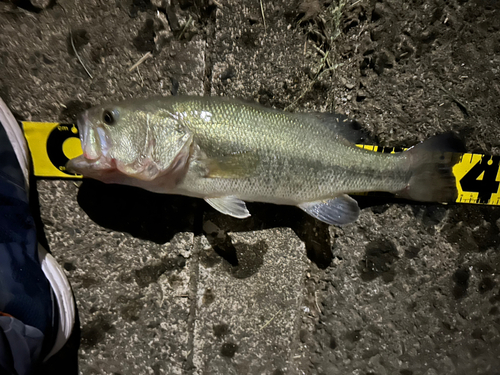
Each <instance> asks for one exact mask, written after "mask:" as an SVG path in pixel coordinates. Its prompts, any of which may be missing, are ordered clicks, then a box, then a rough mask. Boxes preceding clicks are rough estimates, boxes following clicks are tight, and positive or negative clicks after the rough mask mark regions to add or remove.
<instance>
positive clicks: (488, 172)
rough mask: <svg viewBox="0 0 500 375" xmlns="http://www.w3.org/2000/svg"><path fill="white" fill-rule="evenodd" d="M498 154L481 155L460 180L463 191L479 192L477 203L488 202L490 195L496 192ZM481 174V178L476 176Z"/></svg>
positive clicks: (499, 162)
mask: <svg viewBox="0 0 500 375" xmlns="http://www.w3.org/2000/svg"><path fill="white" fill-rule="evenodd" d="M499 165H500V156H490V157H482V158H481V160H480V161H479V162H477V163H476V165H474V166H473V167H472V168H471V170H470V171H469V172H467V174H466V175H465V176H464V177H462V179H461V180H460V186H461V187H462V190H463V191H470V192H474V193H479V195H478V203H488V202H489V200H490V199H491V195H492V194H495V193H497V192H498V187H499V185H500V182H498V181H496V178H497V174H498V169H499ZM481 175H483V178H482V179H481V180H478V178H479V177H480V176H481Z"/></svg>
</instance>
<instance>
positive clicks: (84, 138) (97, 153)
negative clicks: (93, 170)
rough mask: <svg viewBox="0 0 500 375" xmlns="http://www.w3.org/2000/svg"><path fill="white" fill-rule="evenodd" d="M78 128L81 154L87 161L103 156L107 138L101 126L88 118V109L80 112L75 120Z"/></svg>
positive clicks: (107, 147)
mask: <svg viewBox="0 0 500 375" xmlns="http://www.w3.org/2000/svg"><path fill="white" fill-rule="evenodd" d="M76 124H77V126H78V129H79V130H80V134H81V135H80V141H81V143H82V151H83V156H84V158H85V159H86V160H88V161H91V162H92V161H97V160H99V159H102V158H105V157H106V154H107V152H108V149H109V138H108V136H107V135H106V133H105V131H104V129H103V128H101V127H100V126H99V125H97V126H96V125H95V124H93V123H92V121H91V120H90V119H89V113H88V111H84V112H82V113H81V114H80V115H79V116H78V118H77V121H76Z"/></svg>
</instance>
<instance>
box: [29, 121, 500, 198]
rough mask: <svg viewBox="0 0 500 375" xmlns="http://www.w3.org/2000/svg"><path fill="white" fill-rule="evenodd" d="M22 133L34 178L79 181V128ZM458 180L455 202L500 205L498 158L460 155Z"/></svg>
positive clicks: (45, 125) (44, 126)
mask: <svg viewBox="0 0 500 375" xmlns="http://www.w3.org/2000/svg"><path fill="white" fill-rule="evenodd" d="M23 128H24V133H25V136H26V139H27V141H28V145H29V148H30V151H31V155H32V158H33V169H34V173H35V176H37V177H59V178H81V177H82V176H80V175H75V174H72V173H69V172H67V171H66V167H65V166H66V163H67V162H68V160H69V159H72V158H74V157H77V156H79V155H81V154H82V148H81V143H80V139H79V133H78V128H77V127H76V126H75V125H74V124H60V123H51V122H29V121H25V122H23ZM358 146H359V147H361V148H363V149H365V150H371V151H375V152H382V153H395V152H401V151H404V150H405V149H404V148H402V147H381V146H371V145H358ZM453 174H454V175H455V178H456V181H457V190H458V198H457V201H456V202H457V203H472V204H486V205H494V206H498V205H500V156H491V155H481V154H468V153H467V154H462V155H460V160H459V162H458V163H457V164H456V165H455V166H454V167H453Z"/></svg>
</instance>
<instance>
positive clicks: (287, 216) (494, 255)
mask: <svg viewBox="0 0 500 375" xmlns="http://www.w3.org/2000/svg"><path fill="white" fill-rule="evenodd" d="M15 4H17V6H16V5H15ZM499 4H500V3H499V2H497V1H494V0H413V1H405V2H403V1H396V0H383V1H369V0H360V1H354V0H349V1H339V0H337V1H333V2H332V1H331V0H326V1H318V0H300V1H299V0H297V1H295V0H288V1H287V0H277V1H273V2H269V1H266V0H262V1H257V0H239V1H229V0H218V1H214V0H211V1H210V0H171V1H170V0H151V1H149V0H127V1H116V2H114V1H103V0H101V1H99V0H87V1H72V0H56V1H44V0H37V1H32V2H31V3H29V2H28V1H26V0H24V1H3V2H0V22H1V24H2V32H1V38H0V95H1V96H2V98H4V100H5V101H6V102H7V104H8V105H9V106H10V107H11V108H12V110H13V112H14V113H15V115H16V116H17V117H18V118H19V119H21V120H33V121H61V122H72V121H74V119H75V115H76V113H78V112H79V111H80V110H82V109H84V108H87V107H89V106H91V105H94V104H97V103H100V102H102V101H104V100H117V99H122V98H130V97H137V96H146V95H152V94H162V95H177V94H198V95H224V96H236V97H243V98H246V99H250V100H255V101H258V102H260V103H262V104H264V105H267V106H271V107H275V108H280V109H287V110H290V111H307V110H316V111H335V112H340V113H344V114H347V115H349V116H351V117H354V118H356V119H358V120H359V121H360V122H361V123H362V124H363V127H364V128H365V129H366V130H367V131H369V132H370V134H371V135H372V138H373V140H374V141H375V142H376V143H377V144H380V145H392V146H410V145H413V144H414V143H416V142H418V141H421V140H424V139H426V138H428V137H429V136H431V135H433V134H436V133H441V132H444V131H449V130H452V131H455V132H456V133H458V134H459V135H460V136H461V137H462V138H463V139H464V141H465V143H466V145H467V148H468V149H469V150H471V151H475V152H480V153H485V154H492V155H500V127H498V120H499V118H500V102H499V101H498V98H499V97H500V76H499V71H500V5H499ZM75 51H76V53H75ZM149 52H150V53H151V57H150V58H148V59H146V60H145V61H144V62H143V63H142V64H141V65H140V66H139V67H138V68H137V69H135V70H133V71H129V68H130V67H131V66H132V64H134V63H135V62H136V61H138V60H139V59H140V58H141V57H142V56H144V55H145V54H147V53H149ZM325 55H326V57H325ZM79 60H81V62H80V61H79ZM82 63H83V64H82ZM86 70H87V71H86ZM90 75H91V76H92V77H90ZM37 186H38V191H39V200H40V211H41V217H42V222H43V224H44V229H45V235H46V237H47V241H48V243H49V246H50V249H51V251H52V252H53V254H54V255H55V256H56V258H57V259H58V260H59V261H60V262H61V264H63V265H64V268H65V269H66V270H67V274H68V277H69V279H70V282H71V283H72V286H73V288H74V292H75V297H76V300H77V304H78V309H79V314H80V324H81V332H75V340H73V342H72V343H70V344H69V345H68V346H67V348H66V349H65V351H63V352H62V353H61V354H60V355H59V356H58V357H56V358H55V359H54V360H53V361H51V362H50V363H49V364H48V365H47V369H46V372H47V373H51V374H58V373H60V374H68V373H78V372H79V373H81V374H155V375H156V374H244V373H248V374H276V375H277V374H377V375H381V374H403V375H412V374H414V375H417V374H427V375H431V374H499V373H500V372H499V370H498V369H499V368H500V315H499V304H500V289H499V281H500V279H499V273H500V244H499V238H500V237H499V235H500V211H499V209H498V208H495V207H491V206H477V205H449V206H441V205H431V204H429V205H424V204H404V203H402V202H392V201H388V200H383V199H381V198H380V199H375V198H370V199H363V200H361V199H360V203H361V206H362V208H363V210H362V213H361V216H360V219H359V220H358V221H357V222H356V223H353V224H350V225H348V226H346V227H344V228H342V229H340V228H336V227H328V226H326V225H323V224H321V223H318V222H315V221H314V220H312V219H310V218H308V217H306V216H305V215H304V214H303V213H302V212H301V211H300V210H298V209H295V208H293V207H280V206H273V205H266V204H257V203H255V204H249V205H248V207H249V210H250V212H251V213H252V217H250V218H249V219H246V220H237V219H232V218H229V217H225V216H222V215H220V214H218V213H217V212H214V211H213V210H212V209H211V208H210V207H209V206H208V205H206V204H205V203H204V202H203V201H200V200H196V199H190V198H185V197H176V196H159V195H154V194H150V193H147V192H144V191H140V190H138V189H133V188H130V187H123V186H111V185H104V184H101V183H98V182H95V181H90V180H89V181H83V183H80V182H78V183H75V182H73V181H68V180H39V181H38V183H37ZM78 334H81V339H80V340H78ZM78 342H80V348H79V351H78V369H76V359H75V352H76V348H77V343H78Z"/></svg>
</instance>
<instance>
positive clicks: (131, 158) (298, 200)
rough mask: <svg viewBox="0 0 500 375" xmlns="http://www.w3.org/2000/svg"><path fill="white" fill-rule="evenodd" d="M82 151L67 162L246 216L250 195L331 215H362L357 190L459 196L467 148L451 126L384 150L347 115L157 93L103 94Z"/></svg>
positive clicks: (86, 120)
mask: <svg viewBox="0 0 500 375" xmlns="http://www.w3.org/2000/svg"><path fill="white" fill-rule="evenodd" d="M77 124H78V128H79V130H80V134H81V136H80V137H81V142H82V149H83V155H81V156H79V157H77V158H75V159H72V160H70V161H69V162H68V165H67V168H68V169H69V170H71V171H73V172H76V173H80V174H82V175H83V176H84V177H90V178H94V179H97V180H100V181H103V182H105V183H118V184H127V185H132V186H138V187H141V188H144V189H146V190H149V191H153V192H156V193H166V194H181V195H187V196H192V197H198V198H203V199H205V200H206V201H207V202H208V203H209V204H210V205H211V206H212V207H213V208H215V209H216V210H218V211H220V212H222V213H224V214H227V215H231V216H233V217H237V218H246V217H248V216H250V213H249V212H248V210H247V208H246V205H245V202H244V201H258V202H268V203H275V204H284V205H295V206H298V207H300V208H301V209H302V210H304V211H305V212H307V213H308V214H310V215H312V216H313V217H315V218H317V219H318V220H321V221H323V222H325V223H328V224H335V225H344V224H347V223H351V222H353V221H355V220H356V219H357V218H358V215H359V207H358V204H357V202H356V201H355V200H354V199H352V198H351V197H349V196H348V195H347V194H348V193H357V192H369V191H384V192H391V193H395V194H398V195H399V196H401V197H404V198H409V199H413V200H417V201H431V202H443V203H445V202H453V201H454V200H455V199H456V197H457V189H456V184H455V178H454V176H453V174H452V172H451V169H452V166H453V165H454V163H456V162H457V158H456V155H454V154H452V152H461V151H463V150H461V149H460V146H459V143H457V142H456V138H454V137H453V136H451V135H443V136H437V137H433V138H431V139H429V140H427V141H425V142H423V143H421V144H418V145H417V146H415V147H413V148H411V149H410V150H408V151H405V152H402V153H397V154H382V153H376V152H372V151H366V150H363V149H361V148H359V147H357V146H355V144H354V142H357V141H359V137H360V132H359V130H357V129H356V128H357V126H356V122H354V121H352V120H349V119H347V118H346V117H345V116H342V115H336V114H324V113H287V112H283V111H279V110H275V109H269V108H265V107H263V106H261V105H258V104H256V103H247V102H244V101H239V100H235V99H227V98H216V97H156V98H149V99H133V100H127V101H123V102H120V103H115V104H104V105H101V106H97V107H94V108H91V109H90V110H87V111H85V112H84V113H83V114H81V115H80V117H79V118H78V122H77Z"/></svg>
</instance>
